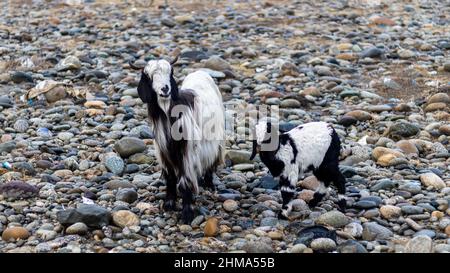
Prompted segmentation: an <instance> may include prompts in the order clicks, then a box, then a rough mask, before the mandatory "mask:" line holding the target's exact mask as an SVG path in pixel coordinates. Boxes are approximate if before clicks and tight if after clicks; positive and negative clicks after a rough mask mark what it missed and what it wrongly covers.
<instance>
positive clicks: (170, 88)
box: [130, 60, 225, 223]
mask: <svg viewBox="0 0 450 273" xmlns="http://www.w3.org/2000/svg"><path fill="white" fill-rule="evenodd" d="M171 64H172V63H169V62H168V61H166V60H151V61H149V62H148V63H147V64H146V66H145V67H144V68H143V70H142V74H141V79H140V82H139V85H138V88H137V90H138V94H139V97H140V98H141V100H142V101H143V102H144V103H147V105H148V115H149V118H150V121H151V125H152V126H153V131H154V134H155V148H156V156H157V160H158V162H159V164H160V165H161V167H162V176H163V178H165V180H166V185H167V190H166V199H165V200H164V205H163V207H164V209H165V210H174V209H175V208H176V197H177V190H178V192H179V193H180V194H181V197H182V204H183V210H182V220H183V222H184V223H190V222H191V221H192V219H193V218H194V208H193V205H194V195H195V194H197V193H198V182H199V181H201V182H203V183H204V184H203V185H204V186H206V187H210V188H212V189H214V184H213V173H214V172H215V170H216V168H217V166H219V165H221V164H222V163H223V157H224V140H225V129H224V124H225V120H224V117H225V115H224V107H223V103H222V96H221V94H220V91H219V88H218V87H217V85H216V84H215V82H214V80H213V79H212V78H211V76H210V75H209V74H207V73H206V72H204V71H196V72H193V73H191V74H189V75H187V76H186V78H185V79H184V81H183V83H182V85H181V88H180V89H178V86H177V83H176V81H175V79H174V77H173V68H172V65H171ZM130 65H131V64H130ZM131 66H132V67H133V65H131ZM133 68H135V67H133Z"/></svg>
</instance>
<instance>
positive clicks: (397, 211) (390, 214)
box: [380, 205, 402, 219]
mask: <svg viewBox="0 0 450 273" xmlns="http://www.w3.org/2000/svg"><path fill="white" fill-rule="evenodd" d="M380 214H381V216H383V217H384V218H386V219H393V218H398V217H400V216H401V214H402V209H401V208H399V207H396V206H392V205H385V206H381V208H380Z"/></svg>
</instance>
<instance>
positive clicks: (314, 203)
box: [308, 200, 319, 208]
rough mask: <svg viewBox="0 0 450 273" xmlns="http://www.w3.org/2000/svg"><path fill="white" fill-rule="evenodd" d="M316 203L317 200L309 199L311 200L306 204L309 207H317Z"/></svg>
mask: <svg viewBox="0 0 450 273" xmlns="http://www.w3.org/2000/svg"><path fill="white" fill-rule="evenodd" d="M318 204H319V202H317V201H314V200H311V201H310V202H309V203H308V206H309V207H310V208H315V207H317V205H318Z"/></svg>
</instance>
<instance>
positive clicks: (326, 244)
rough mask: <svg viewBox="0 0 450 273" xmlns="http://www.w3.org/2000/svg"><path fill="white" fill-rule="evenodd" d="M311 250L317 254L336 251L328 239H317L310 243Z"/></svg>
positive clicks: (331, 241) (334, 245)
mask: <svg viewBox="0 0 450 273" xmlns="http://www.w3.org/2000/svg"><path fill="white" fill-rule="evenodd" d="M311 248H312V249H313V250H314V251H317V252H330V251H333V250H335V249H336V243H335V242H334V241H333V240H331V239H329V238H318V239H314V240H313V241H312V242H311Z"/></svg>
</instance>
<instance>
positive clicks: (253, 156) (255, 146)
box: [250, 139, 258, 160]
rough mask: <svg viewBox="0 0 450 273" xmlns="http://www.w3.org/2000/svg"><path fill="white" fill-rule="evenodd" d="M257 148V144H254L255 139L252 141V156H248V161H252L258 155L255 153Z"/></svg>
mask: <svg viewBox="0 0 450 273" xmlns="http://www.w3.org/2000/svg"><path fill="white" fill-rule="evenodd" d="M257 148H258V143H257V142H256V139H254V140H253V151H252V154H251V155H250V160H253V159H254V158H255V156H256V154H257V153H258V151H257Z"/></svg>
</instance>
